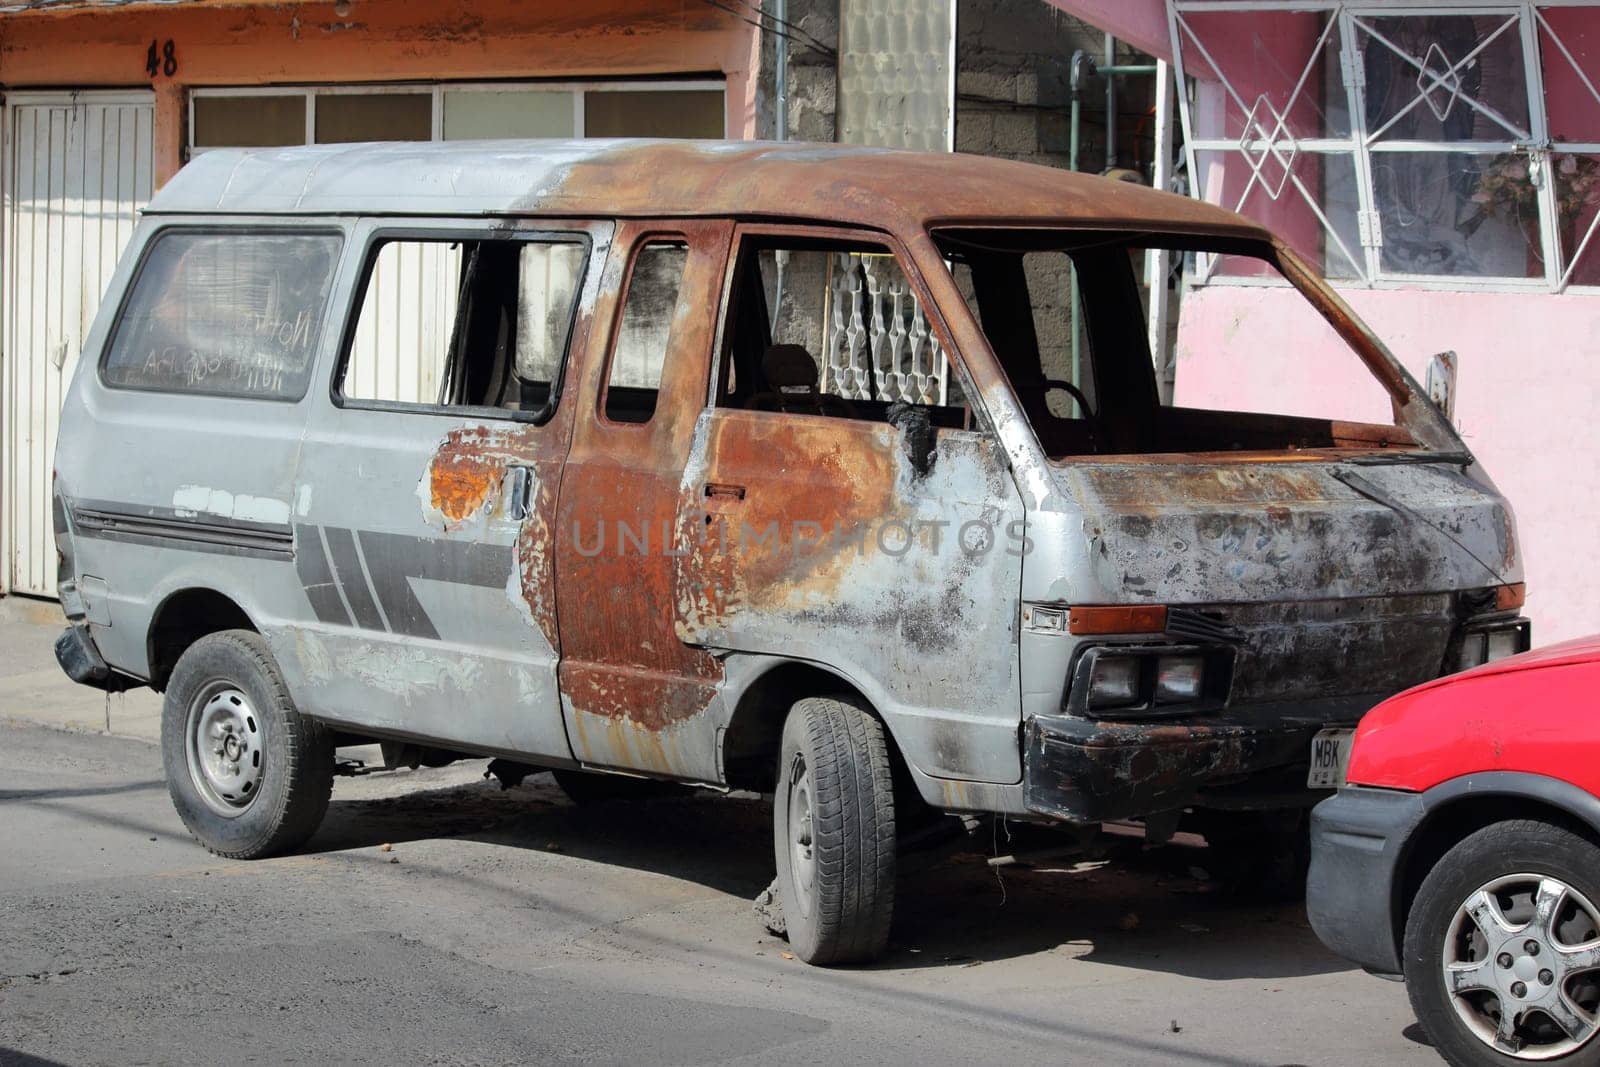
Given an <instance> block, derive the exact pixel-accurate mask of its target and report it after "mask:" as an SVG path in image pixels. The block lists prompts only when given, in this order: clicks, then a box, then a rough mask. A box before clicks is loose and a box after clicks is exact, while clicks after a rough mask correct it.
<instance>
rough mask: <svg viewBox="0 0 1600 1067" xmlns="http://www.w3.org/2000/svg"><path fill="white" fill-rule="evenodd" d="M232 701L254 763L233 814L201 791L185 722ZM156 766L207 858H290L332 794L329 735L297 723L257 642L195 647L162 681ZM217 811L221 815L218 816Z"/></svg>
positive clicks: (230, 637)
mask: <svg viewBox="0 0 1600 1067" xmlns="http://www.w3.org/2000/svg"><path fill="white" fill-rule="evenodd" d="M228 692H234V693H237V694H238V695H239V697H240V698H241V699H233V698H227V699H231V700H233V703H234V704H237V705H239V706H240V707H241V708H243V709H244V710H243V712H241V713H240V715H241V717H242V719H243V720H245V721H247V722H248V727H249V729H250V730H251V731H252V734H251V737H250V739H249V741H248V742H247V743H246V744H245V746H243V747H242V751H243V752H244V753H245V756H246V758H245V759H243V760H240V761H239V765H243V764H244V763H247V762H249V761H250V760H252V759H254V758H255V757H257V756H259V762H257V763H255V764H254V766H255V767H256V768H257V770H256V772H255V773H257V774H258V775H259V778H258V780H257V782H256V783H255V788H254V789H253V791H252V795H251V796H249V797H248V798H247V799H242V800H240V801H239V803H240V806H239V807H238V809H237V810H236V811H235V812H234V813H233V814H231V815H229V814H224V813H223V811H225V810H228V809H229V808H230V807H231V806H232V805H231V804H229V803H226V802H223V801H221V800H219V798H218V795H217V792H216V790H215V789H214V788H212V787H210V786H208V784H207V778H206V775H205V772H204V771H203V770H202V769H200V757H191V752H190V732H191V727H192V725H193V723H192V721H191V717H192V716H195V715H199V714H202V712H201V710H200V709H201V705H202V704H207V705H209V703H210V702H211V701H213V700H216V699H219V698H221V697H225V696H226V694H227V693H228ZM161 759H162V763H163V764H164V765H165V768H166V777H167V791H168V792H169V793H170V794H171V795H172V803H173V806H174V807H176V808H177V809H178V815H179V817H181V818H182V819H183V824H184V825H185V826H187V827H188V828H189V832H190V833H192V834H193V835H194V836H195V839H196V840H197V841H199V842H200V843H201V844H202V845H204V846H205V847H206V848H207V849H209V850H210V851H212V852H214V853H216V854H217V855H219V856H226V857H228V858H230V859H258V858H260V857H263V856H272V855H277V854H280V853H283V852H288V851H290V850H292V849H294V848H296V847H298V846H299V845H301V844H304V843H305V841H306V840H307V839H308V838H309V837H310V836H311V835H312V834H313V833H315V832H316V829H317V826H318V824H320V823H321V822H322V817H323V815H324V814H326V813H327V810H328V796H329V794H330V793H331V792H332V791H333V765H334V748H333V737H332V735H331V734H330V733H329V732H328V731H327V730H326V729H325V728H324V727H322V726H321V725H320V724H319V723H317V722H316V721H314V720H312V719H310V718H307V717H306V716H304V715H301V714H300V712H299V711H298V710H297V709H296V708H295V706H294V701H293V700H291V699H290V697H289V690H288V688H287V687H286V686H285V685H284V682H283V675H282V674H281V673H280V672H279V670H278V665H277V662H276V661H275V660H274V659H273V658H272V653H271V652H270V651H269V650H268V648H267V643H266V641H265V640H263V639H262V637H261V635H260V634H257V633H254V632H252V631H249V630H225V631H222V632H220V633H214V634H208V635H207V636H205V637H202V638H200V640H198V641H196V642H195V643H194V644H192V645H190V646H189V648H188V649H187V650H186V651H185V652H184V653H183V655H182V656H181V657H179V659H178V663H177V665H176V666H175V667H174V668H173V669H172V677H171V678H170V679H169V680H168V682H167V692H166V698H165V702H164V703H163V705H162V712H161ZM219 807H220V808H222V809H223V810H222V811H219Z"/></svg>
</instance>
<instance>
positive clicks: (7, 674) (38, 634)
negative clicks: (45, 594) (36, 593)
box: [0, 596, 161, 742]
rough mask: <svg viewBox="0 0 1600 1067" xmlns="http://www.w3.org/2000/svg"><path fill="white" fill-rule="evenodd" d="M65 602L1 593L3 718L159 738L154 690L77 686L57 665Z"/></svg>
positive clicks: (0, 695) (0, 689)
mask: <svg viewBox="0 0 1600 1067" xmlns="http://www.w3.org/2000/svg"><path fill="white" fill-rule="evenodd" d="M65 625H66V621H65V620H64V619H63V618H62V616H61V605H59V604H57V603H56V602H55V601H53V600H37V599H34V598H32V597H24V596H8V597H0V719H3V720H10V721H12V722H28V723H38V724H39V725H42V726H53V727H56V728H57V729H64V730H78V731H83V732H89V733H107V734H114V735H116V736H118V737H131V738H136V739H138V740H140V741H149V742H156V741H158V740H160V737H161V695H160V694H159V693H153V692H151V691H150V690H148V689H135V690H133V691H132V692H129V693H118V694H116V695H115V696H107V695H106V694H105V693H102V692H100V691H99V690H96V689H90V688H89V687H87V686H81V685H74V684H73V683H72V682H71V681H69V680H68V678H67V676H66V675H65V674H63V673H61V668H60V666H58V665H57V664H56V656H55V640H56V637H57V635H59V634H60V633H61V628H62V627H63V626H65Z"/></svg>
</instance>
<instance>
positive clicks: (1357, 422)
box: [935, 228, 1425, 460]
mask: <svg viewBox="0 0 1600 1067" xmlns="http://www.w3.org/2000/svg"><path fill="white" fill-rule="evenodd" d="M935 238H936V240H937V242H938V244H939V247H940V249H941V251H942V252H943V253H944V256H945V258H946V260H947V262H948V263H949V264H950V268H951V271H952V273H953V274H954V276H955V281H956V285H957V288H958V289H959V290H960V291H961V294H962V296H963V297H964V298H965V299H966V301H967V304H968V306H969V308H970V309H971V311H972V313H973V316H974V317H975V318H976V319H977V320H978V323H979V325H980V326H981V327H982V329H983V332H984V334H985V336H986V338H987V339H988V341H989V346H990V348H991V349H992V350H993V352H994V355H995V358H996V359H997V360H998V362H999V364H1000V367H1001V369H1002V370H1003V371H1004V373H1005V375H1006V377H1007V379H1008V380H1009V382H1010V384H1011V387H1012V390H1013V392H1014V393H1015V394H1016V397H1017V399H1018V401H1019V403H1020V405H1021V407H1022V408H1023V410H1024V412H1025V413H1026V414H1027V417H1028V420H1029V422H1030V423H1031V424H1032V426H1033V429H1034V431H1035V433H1036V434H1037V435H1038V437H1039V441H1040V444H1041V445H1042V446H1043V448H1044V450H1045V452H1046V453H1047V454H1048V455H1049V456H1050V457H1051V458H1052V459H1057V460H1060V459H1067V458H1074V457H1092V456H1096V455H1107V456H1118V455H1140V454H1165V453H1217V452H1284V451H1295V450H1306V449H1316V450H1327V449H1360V450H1374V449H1407V448H1416V447H1417V440H1416V438H1415V437H1414V436H1413V434H1412V433H1411V432H1410V430H1409V429H1408V428H1407V427H1406V426H1404V425H1402V424H1401V420H1400V412H1401V407H1402V406H1403V405H1406V404H1407V402H1408V401H1409V400H1410V399H1411V398H1410V394H1409V392H1408V391H1407V390H1406V387H1405V386H1404V385H1396V386H1395V388H1396V389H1397V390H1398V393H1397V394H1396V393H1391V390H1390V387H1389V386H1387V385H1386V384H1385V383H1384V381H1383V380H1382V379H1380V378H1379V377H1378V375H1377V374H1376V373H1375V372H1374V370H1373V369H1372V368H1371V367H1369V366H1368V364H1367V363H1366V362H1365V361H1364V360H1363V358H1362V356H1361V354H1360V353H1359V352H1358V351H1357V349H1356V348H1355V347H1354V346H1353V344H1352V342H1351V339H1350V338H1349V337H1347V336H1346V335H1345V334H1343V333H1341V332H1340V330H1339V329H1338V328H1336V327H1335V326H1334V324H1333V323H1332V322H1330V321H1329V319H1328V318H1327V317H1325V316H1324V315H1323V314H1322V312H1321V311H1320V310H1319V308H1318V306H1317V305H1316V304H1315V303H1313V302H1312V300H1311V298H1310V297H1309V296H1308V295H1307V294H1306V293H1305V292H1303V291H1302V290H1300V289H1298V288H1296V287H1295V286H1294V285H1293V284H1291V283H1290V282H1289V280H1288V279H1287V278H1285V276H1284V275H1283V273H1282V272H1281V271H1280V270H1279V269H1278V267H1277V265H1276V263H1275V261H1274V254H1273V252H1272V249H1271V248H1270V246H1267V245H1265V244H1262V243H1260V242H1254V241H1244V240H1230V239H1226V238H1217V237H1207V238H1191V237H1186V236H1179V235H1166V234H1162V235H1151V234H1148V233H1139V234H1129V233H1107V232H1093V231H1078V230H1073V231H1068V230H1014V229H978V228H972V229H967V228H961V229H949V230H943V231H940V232H939V233H937V234H935ZM1148 249H1161V250H1164V251H1166V252H1168V253H1170V257H1169V262H1170V264H1171V269H1170V270H1169V271H1168V273H1167V276H1166V279H1165V281H1166V285H1167V294H1168V299H1169V300H1170V302H1171V307H1172V317H1171V326H1170V327H1169V332H1168V338H1169V347H1170V349H1171V351H1173V353H1174V359H1173V360H1172V363H1171V365H1170V367H1169V368H1165V369H1164V371H1165V372H1164V373H1158V369H1157V368H1156V367H1154V366H1153V364H1152V360H1151V355H1150V343H1149V332H1148V327H1147V313H1148V309H1149V306H1150V303H1151V294H1150V290H1149V288H1148V287H1147V286H1146V284H1145V262H1146V257H1145V252H1146V251H1147V250H1148ZM1207 254H1209V255H1221V256H1224V257H1226V259H1227V260H1230V261H1233V262H1236V263H1237V262H1239V261H1240V260H1247V261H1250V262H1248V264H1247V265H1248V267H1249V268H1250V270H1251V272H1252V273H1253V274H1254V275H1255V279H1254V282H1255V283H1254V284H1251V285H1248V286H1246V285H1212V286H1204V287H1188V286H1185V285H1184V284H1183V280H1184V277H1185V274H1186V273H1187V272H1192V270H1193V269H1194V263H1195V260H1196V256H1197V255H1207ZM1230 273H1234V274H1237V273H1238V271H1237V270H1233V271H1230ZM1417 406H1418V405H1410V407H1409V410H1415V408H1416V407H1417ZM1423 406H1425V405H1423Z"/></svg>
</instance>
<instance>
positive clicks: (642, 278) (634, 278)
mask: <svg viewBox="0 0 1600 1067" xmlns="http://www.w3.org/2000/svg"><path fill="white" fill-rule="evenodd" d="M688 259H689V246H688V245H686V244H684V243H683V242H682V241H651V242H650V243H648V244H646V245H645V246H644V247H643V248H641V249H640V250H639V253H638V255H636V256H634V259H633V271H632V273H631V275H630V276H629V279H628V296H627V300H626V301H625V302H624V304H623V305H622V319H621V321H620V322H619V323H618V324H617V336H616V341H615V343H613V345H612V347H611V372H610V375H609V377H608V378H607V379H606V398H605V406H604V411H605V416H606V418H607V419H609V420H611V421H612V422H649V421H650V419H651V417H652V416H654V415H655V413H656V396H657V394H658V393H659V392H660V389H661V368H662V366H663V365H664V364H665V362H666V356H667V349H668V347H669V345H670V343H671V339H672V318H673V313H674V312H675V311H676V310H677V307H678V290H679V289H681V288H682V287H683V268H684V264H685V263H686V262H687V261H688Z"/></svg>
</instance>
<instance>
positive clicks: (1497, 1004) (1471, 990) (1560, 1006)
mask: <svg viewBox="0 0 1600 1067" xmlns="http://www.w3.org/2000/svg"><path fill="white" fill-rule="evenodd" d="M1462 957H1465V958H1462ZM1443 963H1444V980H1445V991H1446V993H1447V994H1448V995H1449V997H1450V1002H1451V1005H1452V1007H1454V1008H1455V1011H1456V1014H1457V1016H1458V1017H1459V1018H1460V1019H1461V1021H1462V1022H1463V1023H1465V1024H1466V1027H1467V1029H1468V1030H1469V1031H1470V1032H1471V1033H1472V1034H1474V1035H1475V1036H1476V1037H1477V1038H1478V1039H1479V1040H1480V1041H1482V1042H1483V1043H1484V1044H1486V1045H1488V1046H1490V1047H1491V1048H1493V1049H1495V1051H1497V1052H1500V1053H1502V1054H1505V1055H1510V1056H1514V1057H1516V1058H1518V1059H1525V1060H1546V1059H1554V1058H1556V1057H1558V1056H1565V1055H1567V1054H1568V1053H1570V1052H1572V1051H1573V1050H1575V1049H1577V1048H1578V1047H1580V1046H1582V1045H1584V1044H1585V1043H1587V1042H1588V1041H1589V1040H1590V1039H1591V1038H1592V1037H1594V1035H1595V1032H1596V1030H1597V1029H1600V1016H1597V1015H1596V1011H1595V1009H1596V1007H1597V1004H1596V1002H1595V997H1594V995H1593V993H1592V992H1591V991H1590V990H1588V989H1585V990H1584V992H1583V996H1582V997H1581V998H1580V997H1578V996H1575V994H1576V993H1577V992H1578V989H1577V988H1576V987H1577V986H1579V985H1580V984H1586V985H1592V982H1591V983H1582V982H1581V981H1575V980H1577V979H1578V978H1579V976H1580V975H1584V974H1587V973H1588V972H1591V971H1596V970H1597V969H1600V912H1597V911H1596V909H1595V907H1594V905H1593V904H1591V903H1590V902H1589V901H1588V899H1587V898H1585V897H1584V896H1583V895H1582V894H1580V893H1578V892H1577V890H1575V889H1573V888H1572V887H1571V886H1569V885H1567V884H1566V883H1565V882H1563V881H1561V880H1560V879H1558V878H1552V877H1549V876H1547V875H1535V874H1517V875H1509V876H1506V877H1503V878H1497V879H1495V880H1494V881H1492V882H1488V883H1486V884H1485V885H1483V886H1482V887H1480V888H1479V889H1478V890H1477V891H1476V892H1474V893H1472V894H1471V895H1470V896H1468V897H1467V899H1466V900H1465V901H1464V902H1463V903H1462V904H1461V906H1460V907H1459V908H1458V909H1457V910H1456V916H1455V919H1454V920H1453V921H1452V923H1451V926H1450V930H1449V932H1448V933H1447V935H1446V939H1445V952H1444V961H1443ZM1591 977H1592V978H1595V977H1600V976H1591Z"/></svg>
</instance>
